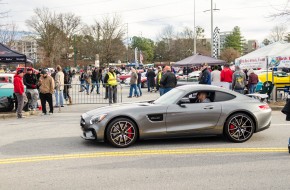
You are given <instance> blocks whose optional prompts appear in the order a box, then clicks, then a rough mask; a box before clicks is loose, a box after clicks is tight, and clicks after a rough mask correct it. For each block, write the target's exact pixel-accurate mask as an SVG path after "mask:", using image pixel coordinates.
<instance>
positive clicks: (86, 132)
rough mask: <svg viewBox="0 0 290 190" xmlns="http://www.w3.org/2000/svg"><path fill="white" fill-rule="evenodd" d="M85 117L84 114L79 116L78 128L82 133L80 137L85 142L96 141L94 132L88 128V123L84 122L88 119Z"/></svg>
mask: <svg viewBox="0 0 290 190" xmlns="http://www.w3.org/2000/svg"><path fill="white" fill-rule="evenodd" d="M86 116H87V115H86V114H83V115H82V116H81V121H80V126H81V129H82V131H83V134H82V135H81V137H82V138H83V139H85V140H97V134H96V131H95V130H94V129H93V128H91V127H90V125H89V123H88V121H86V118H88V117H86Z"/></svg>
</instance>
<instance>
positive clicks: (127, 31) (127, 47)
mask: <svg viewBox="0 0 290 190" xmlns="http://www.w3.org/2000/svg"><path fill="white" fill-rule="evenodd" d="M126 24H127V63H128V62H129V55H128V54H129V24H128V23H126Z"/></svg>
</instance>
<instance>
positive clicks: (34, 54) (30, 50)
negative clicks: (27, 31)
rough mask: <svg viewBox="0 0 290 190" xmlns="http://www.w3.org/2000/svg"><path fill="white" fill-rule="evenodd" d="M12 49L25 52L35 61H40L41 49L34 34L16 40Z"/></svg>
mask: <svg viewBox="0 0 290 190" xmlns="http://www.w3.org/2000/svg"><path fill="white" fill-rule="evenodd" d="M11 49H12V50H15V51H18V52H20V53H22V54H25V55H26V56H27V58H28V59H32V61H33V62H34V63H37V62H39V61H40V59H41V56H40V54H41V53H40V50H39V48H38V45H37V42H36V40H35V39H34V38H33V37H32V36H23V37H21V38H20V39H18V40H15V41H14V42H13V43H12V45H11Z"/></svg>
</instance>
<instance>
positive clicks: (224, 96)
mask: <svg viewBox="0 0 290 190" xmlns="http://www.w3.org/2000/svg"><path fill="white" fill-rule="evenodd" d="M234 98H236V96H234V95H232V94H229V93H226V92H219V91H216V92H215V99H214V101H215V102H224V101H229V100H232V99H234Z"/></svg>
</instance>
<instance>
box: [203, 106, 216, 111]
mask: <svg viewBox="0 0 290 190" xmlns="http://www.w3.org/2000/svg"><path fill="white" fill-rule="evenodd" d="M213 108H214V106H206V107H204V108H203V109H205V110H212V109H213Z"/></svg>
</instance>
